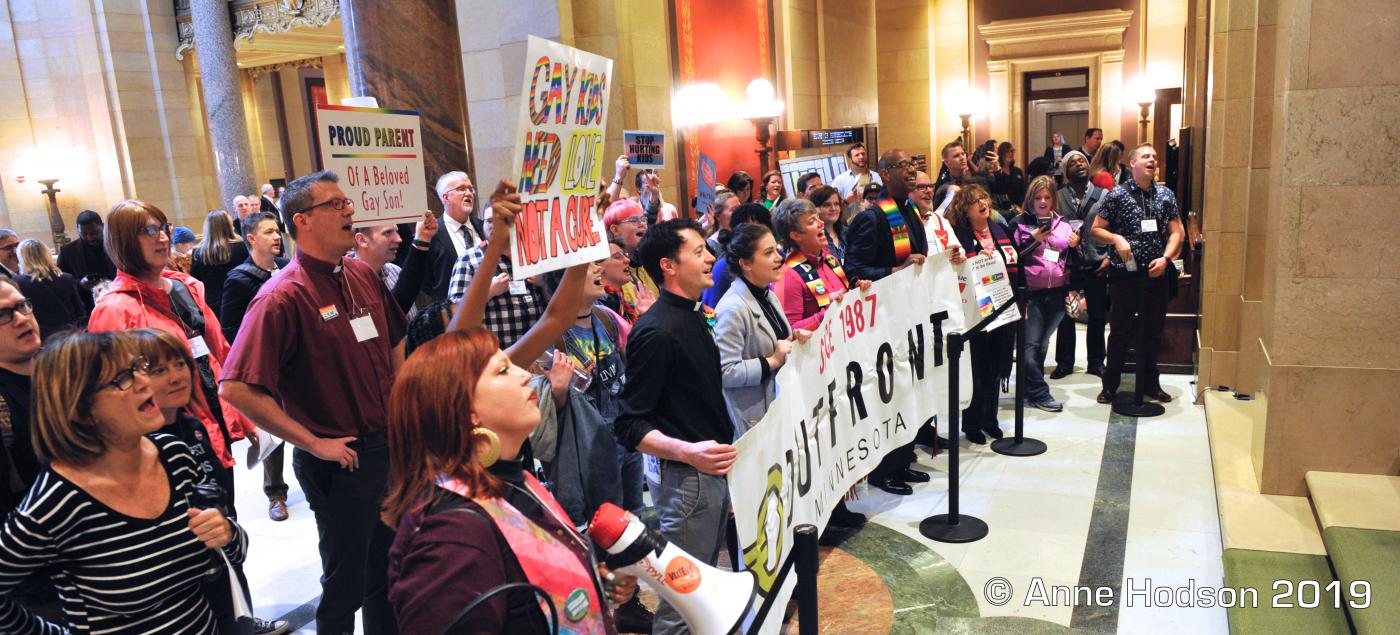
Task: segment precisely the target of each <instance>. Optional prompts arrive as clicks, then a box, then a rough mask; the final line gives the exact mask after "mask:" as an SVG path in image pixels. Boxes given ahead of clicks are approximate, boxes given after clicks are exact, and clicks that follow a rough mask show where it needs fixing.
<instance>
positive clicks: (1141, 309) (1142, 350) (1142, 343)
mask: <svg viewBox="0 0 1400 635" xmlns="http://www.w3.org/2000/svg"><path fill="white" fill-rule="evenodd" d="M1140 271H1141V276H1140V278H1139V281H1138V285H1137V286H1138V298H1137V299H1138V310H1137V319H1136V320H1134V326H1133V330H1134V332H1135V333H1134V335H1133V347H1134V348H1136V349H1137V352H1136V353H1135V354H1134V355H1133V357H1134V358H1135V359H1136V362H1137V363H1136V366H1137V368H1135V369H1134V372H1133V376H1134V377H1135V381H1134V382H1133V383H1134V384H1136V385H1135V386H1133V395H1132V397H1127V398H1121V399H1118V398H1115V399H1114V401H1113V411H1114V412H1116V413H1118V414H1120V415H1123V416H1125V417H1139V418H1141V417H1158V416H1161V415H1162V414H1164V413H1166V411H1167V409H1166V408H1164V407H1162V404H1159V403H1150V402H1147V401H1145V400H1144V399H1143V391H1144V390H1146V383H1147V382H1145V381H1144V380H1145V379H1147V329H1146V328H1145V326H1146V320H1144V319H1143V317H1144V316H1145V315H1147V286H1148V285H1149V284H1152V279H1151V278H1149V277H1148V276H1147V270H1146V269H1145V268H1141V269H1140Z"/></svg>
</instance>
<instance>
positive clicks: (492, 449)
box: [472, 426, 501, 467]
mask: <svg viewBox="0 0 1400 635" xmlns="http://www.w3.org/2000/svg"><path fill="white" fill-rule="evenodd" d="M472 436H473V437H481V438H483V439H485V440H486V447H485V448H483V449H482V450H481V451H480V452H478V453H477V456H476V462H477V463H480V464H481V467H491V466H492V465H495V463H496V461H497V460H498V459H500V458H501V437H499V436H496V433H495V432H493V431H491V430H489V429H487V428H483V427H481V426H475V427H473V428H472Z"/></svg>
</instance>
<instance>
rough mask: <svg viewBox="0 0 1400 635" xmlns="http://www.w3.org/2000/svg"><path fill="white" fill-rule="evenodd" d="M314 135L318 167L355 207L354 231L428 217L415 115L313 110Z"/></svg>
mask: <svg viewBox="0 0 1400 635" xmlns="http://www.w3.org/2000/svg"><path fill="white" fill-rule="evenodd" d="M316 135H317V138H318V139H320V141H321V165H322V166H324V167H325V169H327V170H334V171H335V172H336V174H339V175H340V189H342V190H344V191H345V196H347V197H349V198H350V199H351V200H353V201H355V224H356V225H361V226H363V225H387V224H390V223H397V222H401V221H408V220H414V219H418V218H422V217H423V212H426V211H428V183H427V177H426V176H425V175H424V172H423V134H422V130H421V129H420V126H419V118H418V113H417V112H415V111H412V110H393V109H389V108H358V107H354V106H333V105H330V104H318V105H317V106H316ZM289 222H290V221H289Z"/></svg>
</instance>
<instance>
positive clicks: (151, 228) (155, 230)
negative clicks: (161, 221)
mask: <svg viewBox="0 0 1400 635" xmlns="http://www.w3.org/2000/svg"><path fill="white" fill-rule="evenodd" d="M137 231H138V232H140V234H141V235H143V236H149V237H151V238H155V237H157V236H159V235H160V234H161V232H165V235H166V236H169V235H170V226H169V225H147V226H145V227H142V228H141V229H139V230H137Z"/></svg>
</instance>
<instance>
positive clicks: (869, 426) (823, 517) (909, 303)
mask: <svg viewBox="0 0 1400 635" xmlns="http://www.w3.org/2000/svg"><path fill="white" fill-rule="evenodd" d="M957 284H958V283H957V275H956V274H955V273H954V270H953V267H952V266H951V265H950V264H949V262H948V256H947V255H946V254H941V255H934V256H930V257H929V259H928V260H927V261H926V262H925V264H924V265H923V266H919V267H910V268H908V269H905V270H903V271H900V272H898V273H896V274H894V275H892V276H890V277H888V278H885V279H884V280H881V281H879V282H876V283H875V284H874V285H872V286H871V287H870V290H869V291H866V292H861V291H858V290H852V291H849V292H847V293H846V295H845V296H844V297H843V298H842V299H841V301H840V302H839V303H836V304H832V305H830V306H829V307H828V310H827V312H826V316H825V317H824V318H823V319H822V323H821V325H819V326H818V327H817V328H816V330H814V331H813V334H812V338H811V339H810V340H809V341H808V342H807V343H805V344H800V345H797V346H795V347H794V348H793V352H792V354H791V355H789V356H788V361H787V363H786V364H785V365H784V366H783V368H782V369H781V370H780V371H779V372H778V377H777V382H778V385H779V386H780V387H781V390H780V391H779V393H778V398H777V400H776V401H774V402H773V404H772V405H771V406H770V407H769V409H768V413H767V414H766V415H765V416H764V417H763V420H762V421H761V422H760V423H759V424H758V425H757V426H755V427H754V428H752V429H751V430H749V431H748V432H747V433H746V434H745V435H744V436H743V437H742V438H740V439H739V441H738V442H737V443H735V445H736V447H737V449H738V453H739V458H738V460H737V461H736V462H735V463H734V468H733V470H731V471H730V473H729V493H730V497H731V499H732V501H733V505H734V522H735V525H736V528H737V530H738V537H739V546H740V548H741V550H742V553H743V561H744V564H745V566H746V567H747V568H748V569H749V570H751V571H753V572H754V575H755V577H756V579H757V580H758V586H759V589H760V593H761V594H762V595H763V597H764V598H765V601H768V600H769V599H770V598H771V600H772V601H774V602H776V604H775V605H774V606H775V607H776V608H775V610H771V611H769V613H768V614H767V618H766V621H765V623H764V624H763V625H762V626H761V628H760V629H759V631H758V632H761V633H777V632H778V630H779V626H780V625H781V622H782V616H783V610H782V608H783V607H785V606H786V605H787V601H788V598H789V597H790V596H791V593H792V589H793V585H794V583H795V581H796V576H795V575H794V574H792V573H791V572H790V568H789V569H785V567H784V565H785V563H787V562H788V559H789V552H790V551H791V549H792V536H793V533H792V530H793V528H794V527H795V526H797V525H800V524H812V525H816V526H817V529H818V531H820V530H821V529H822V528H823V527H825V526H826V523H827V520H828V518H830V516H831V509H832V507H833V506H834V505H835V504H836V503H837V502H839V501H840V500H841V498H842V496H843V495H844V494H845V493H846V491H847V490H849V489H850V487H851V486H852V485H853V484H855V483H856V481H858V480H860V479H861V478H863V477H864V476H865V475H866V474H867V473H869V472H870V470H872V469H874V468H875V466H876V465H878V464H879V462H880V459H881V458H883V457H884V456H885V455H886V454H888V453H889V452H890V451H891V450H893V449H895V448H897V447H899V446H901V445H903V444H905V443H908V442H910V441H912V440H913V439H914V434H915V433H916V432H917V431H918V429H919V426H921V425H923V424H924V422H925V421H927V420H928V419H929V418H930V417H933V416H936V415H938V414H940V413H942V412H943V411H944V410H946V409H947V405H948V404H947V401H948V398H947V395H948V378H947V366H946V362H947V360H946V359H945V356H944V349H943V345H944V334H945V333H947V332H950V331H952V330H959V329H961V328H962V301H961V297H960V296H959V293H958V286H957ZM951 433H952V434H956V432H951ZM785 570H786V571H787V573H786V575H784V573H783V572H784V571H785Z"/></svg>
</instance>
